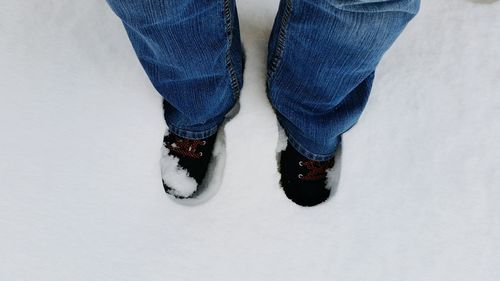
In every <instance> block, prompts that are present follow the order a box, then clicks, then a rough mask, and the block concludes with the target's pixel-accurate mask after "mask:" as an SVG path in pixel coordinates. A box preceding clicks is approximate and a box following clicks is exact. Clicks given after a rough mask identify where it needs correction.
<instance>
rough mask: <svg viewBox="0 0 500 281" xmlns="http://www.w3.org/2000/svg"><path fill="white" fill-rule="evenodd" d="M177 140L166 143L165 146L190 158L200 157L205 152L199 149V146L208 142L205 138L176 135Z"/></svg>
mask: <svg viewBox="0 0 500 281" xmlns="http://www.w3.org/2000/svg"><path fill="white" fill-rule="evenodd" d="M174 138H175V141H173V142H171V143H164V145H165V147H166V148H168V149H169V150H170V151H173V152H176V153H178V154H180V155H182V156H186V157H190V158H200V157H202V156H203V152H201V151H198V149H199V146H204V145H205V144H207V142H206V141H204V140H190V139H184V138H180V137H178V136H174Z"/></svg>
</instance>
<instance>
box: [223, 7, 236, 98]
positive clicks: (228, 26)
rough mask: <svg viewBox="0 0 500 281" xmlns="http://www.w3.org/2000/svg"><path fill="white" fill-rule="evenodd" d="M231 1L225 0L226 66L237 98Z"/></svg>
mask: <svg viewBox="0 0 500 281" xmlns="http://www.w3.org/2000/svg"><path fill="white" fill-rule="evenodd" d="M231 1H232V0H224V26H225V32H226V36H227V50H226V68H227V71H228V73H229V79H230V83H231V91H232V94H233V97H234V98H235V99H236V98H238V92H239V83H238V77H237V76H236V71H235V70H234V64H233V59H232V56H231V48H232V45H233V21H232V14H231Z"/></svg>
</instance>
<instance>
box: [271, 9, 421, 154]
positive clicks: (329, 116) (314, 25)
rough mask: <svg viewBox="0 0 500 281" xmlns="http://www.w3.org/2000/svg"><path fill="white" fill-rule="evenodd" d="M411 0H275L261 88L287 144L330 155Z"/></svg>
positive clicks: (405, 16) (404, 19)
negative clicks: (277, 0)
mask: <svg viewBox="0 0 500 281" xmlns="http://www.w3.org/2000/svg"><path fill="white" fill-rule="evenodd" d="M418 8H419V0H352V1H341V0H282V1H281V4H280V9H279V12H278V16H277V18H276V21H275V24H274V27H273V31H272V35H271V39H270V42H269V55H268V81H267V82H268V85H267V86H268V96H269V99H270V101H271V103H272V105H273V107H274V108H275V109H276V111H277V114H278V118H279V121H280V123H281V124H282V126H283V127H284V128H285V131H286V133H287V135H288V137H289V140H290V142H291V144H292V145H293V146H294V147H295V148H296V149H297V150H298V151H299V152H300V153H301V154H303V155H304V156H306V157H308V158H310V159H314V160H326V159H329V158H331V157H332V156H333V155H334V153H335V150H336V146H337V144H338V142H339V140H340V136H341V134H342V133H344V132H345V131H346V130H348V129H349V128H350V127H352V126H353V125H354V124H355V123H356V121H357V120H358V118H359V116H360V115H361V112H362V110H363V108H364V106H365V104H366V101H367V98H368V95H369V93H370V89H371V85H372V81H373V77H374V71H375V68H376V66H377V64H378V63H379V61H380V59H381V57H382V55H383V54H384V53H385V51H386V50H387V49H388V48H389V47H390V46H391V45H392V43H393V42H394V40H395V39H396V38H397V37H398V35H399V34H400V32H401V31H402V30H403V28H404V27H405V26H406V24H407V23H408V21H410V19H412V18H413V16H414V15H415V14H416V13H417V11H418Z"/></svg>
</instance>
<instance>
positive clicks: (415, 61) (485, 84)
mask: <svg viewBox="0 0 500 281" xmlns="http://www.w3.org/2000/svg"><path fill="white" fill-rule="evenodd" d="M478 2H493V3H490V4H481V3H478ZM239 4H240V5H239V9H240V17H241V25H242V35H243V40H244V44H245V46H246V50H247V55H248V64H247V71H246V74H245V88H244V90H243V94H242V98H241V105H242V108H241V111H240V113H239V115H238V116H237V117H236V118H235V119H234V120H233V121H232V122H231V123H229V124H228V125H227V127H226V134H227V135H226V137H227V148H228V154H227V162H226V171H225V175H224V178H223V183H222V186H221V188H220V191H219V193H218V194H217V195H216V196H215V197H213V198H212V199H211V200H210V201H208V202H206V203H205V204H202V205H199V206H196V207H192V206H191V207H190V206H184V205H180V204H176V203H175V202H174V201H172V200H169V199H168V198H167V197H166V195H165V194H164V192H163V190H162V186H161V180H160V169H159V157H160V146H161V142H162V136H163V132H164V126H163V120H162V114H161V102H160V97H159V95H157V94H156V93H155V91H154V89H153V88H152V87H151V86H150V84H149V82H148V80H147V78H146V76H145V74H144V73H143V71H142V69H141V67H140V65H139V63H138V61H137V60H136V58H135V57H134V54H133V52H132V49H131V47H130V44H129V42H128V40H127V38H126V35H125V33H124V31H123V29H122V27H121V25H120V22H119V21H118V19H117V18H116V17H115V16H114V15H113V14H112V12H111V11H110V9H109V8H108V7H107V6H106V4H105V2H104V1H102V0H86V1H70V0H57V1H56V0H53V1H41V0H26V1H7V0H2V1H1V7H2V8H1V9H0V77H1V78H0V94H1V101H0V132H2V133H1V137H0V159H1V161H0V191H1V196H0V280H2V281H4V280H5V281H7V280H9V281H20V280H30V281H32V280H37V281H55V280H72V281H79V280H82V281H84V280H85V281H88V280H106V281H109V280H119V281H128V280H134V281H136V280H147V281H151V280H153V281H156V280H169V281H178V280H182V281H191V280H192V281H200V280H210V281H211V280H217V281H225V280H287V281H294V280H342V281H360V280H362V281H375V280H380V281H402V280H404V281H422V280H436V281H438V280H439V281H462V280H464V281H465V280H467V281H473V280H474V281H476V280H481V281H497V280H500V267H499V266H498V265H499V264H500V240H499V239H498V238H499V237H500V172H499V171H500V169H499V166H500V148H499V147H500V146H499V142H500V126H499V124H498V120H499V119H498V116H499V115H500V90H499V89H500V17H499V15H500V2H498V1H496V2H495V1H472V0H471V1H466V0H432V1H430V0H424V2H423V3H422V10H421V13H420V15H419V16H418V17H417V18H416V19H415V20H414V21H413V22H412V23H411V24H410V26H409V27H408V28H407V30H406V31H405V33H404V34H403V35H402V36H401V38H400V40H399V41H398V42H397V43H396V44H395V46H394V47H393V48H392V49H391V50H390V51H389V52H388V54H387V56H386V57H385V59H384V60H383V62H382V63H381V65H380V68H379V71H378V76H377V80H376V82H375V87H374V91H373V95H372V98H371V100H370V102H369V104H368V107H367V110H366V112H365V114H364V116H363V118H362V119H361V121H360V122H359V124H358V125H357V126H356V127H355V128H354V129H352V130H351V131H350V132H348V133H347V134H346V135H345V138H344V141H345V142H344V146H343V163H342V164H343V167H342V175H341V179H340V185H339V188H338V192H337V194H336V196H335V198H333V200H330V201H329V202H328V203H327V204H323V205H321V206H319V207H315V208H311V209H303V208H300V207H298V206H296V205H294V204H292V203H291V202H290V201H288V200H287V199H286V197H285V196H284V195H283V193H282V191H281V190H280V189H279V188H278V175H277V172H276V163H275V155H274V152H275V146H276V142H277V137H278V133H277V127H276V122H275V119H274V116H273V113H272V110H271V108H270V106H269V104H268V103H267V101H266V98H265V94H264V73H265V65H264V56H265V53H266V49H265V47H266V43H267V37H268V33H269V30H270V28H271V23H272V21H273V17H274V12H275V10H276V7H277V1H276V0H273V1H268V0H259V1H239Z"/></svg>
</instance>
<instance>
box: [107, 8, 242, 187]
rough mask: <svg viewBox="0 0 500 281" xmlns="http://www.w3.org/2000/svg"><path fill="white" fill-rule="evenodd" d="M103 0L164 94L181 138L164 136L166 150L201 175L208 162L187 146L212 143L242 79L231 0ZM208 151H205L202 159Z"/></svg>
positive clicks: (166, 108)
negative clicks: (118, 19) (120, 21)
mask: <svg viewBox="0 0 500 281" xmlns="http://www.w3.org/2000/svg"><path fill="white" fill-rule="evenodd" d="M107 1H108V3H109V5H110V6H111V8H112V9H113V11H114V12H115V13H116V14H117V15H118V16H119V17H120V19H121V20H122V22H123V24H124V26H125V29H126V31H127V34H128V36H129V38H130V41H131V43H132V45H133V47H134V50H135V52H136V54H137V57H138V58H139V60H140V62H141V64H142V66H143V67H144V70H145V71H146V73H147V75H148V77H149V79H150V80H151V82H152V84H153V85H154V87H155V88H156V90H157V91H158V92H159V93H160V94H161V95H162V96H163V98H164V112H165V114H164V117H165V120H166V123H167V125H168V129H169V131H170V132H171V133H173V134H175V135H176V136H178V137H180V140H181V141H182V144H179V143H175V142H174V141H177V142H179V139H177V138H165V139H164V141H165V142H168V143H166V146H167V147H169V148H170V150H169V152H171V154H175V155H174V156H176V157H178V158H181V161H180V165H181V166H193V165H194V168H193V167H182V168H185V169H186V170H188V172H190V170H191V169H195V170H196V171H194V170H193V173H192V174H200V175H201V176H199V177H202V176H203V175H204V172H206V164H207V162H209V161H207V159H202V160H203V161H201V160H199V159H198V158H193V157H190V156H193V155H195V154H193V153H192V152H193V151H192V149H193V147H194V146H196V144H198V143H201V144H203V143H207V142H208V143H209V144H211V142H212V141H213V138H214V135H215V133H216V132H217V129H218V126H219V125H220V124H221V123H222V121H223V120H224V116H225V115H226V113H227V112H228V111H229V110H230V109H231V108H232V107H233V106H234V105H235V103H236V101H237V99H238V96H239V92H240V89H241V86H242V82H243V81H242V72H243V53H242V50H241V43H240V37H239V28H238V18H237V13H236V7H235V3H234V0H212V1H206V0H183V1H175V0H107ZM199 140H201V142H197V141H199ZM186 143H189V144H191V143H192V145H185V144H186ZM198 146H200V145H198ZM202 146H203V145H202ZM183 148H186V151H183ZM174 150H175V151H174ZM177 150H179V151H177ZM209 153H210V155H211V151H209ZM199 154H203V153H201V151H200V152H199ZM208 156H209V155H206V153H205V154H204V156H203V157H202V158H206V157H208ZM183 157H184V158H186V157H187V158H186V161H183V159H182V158H183ZM208 160H209V159H208ZM200 163H202V164H200ZM162 169H163V168H162ZM199 170H201V173H198V172H200V171H199ZM162 172H163V171H162ZM199 177H198V178H199ZM163 179H164V181H165V180H167V179H166V178H165V176H164V177H163ZM196 182H198V179H197V180H196ZM188 193H189V192H188ZM178 195H180V196H186V195H189V194H187V193H183V194H178Z"/></svg>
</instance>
